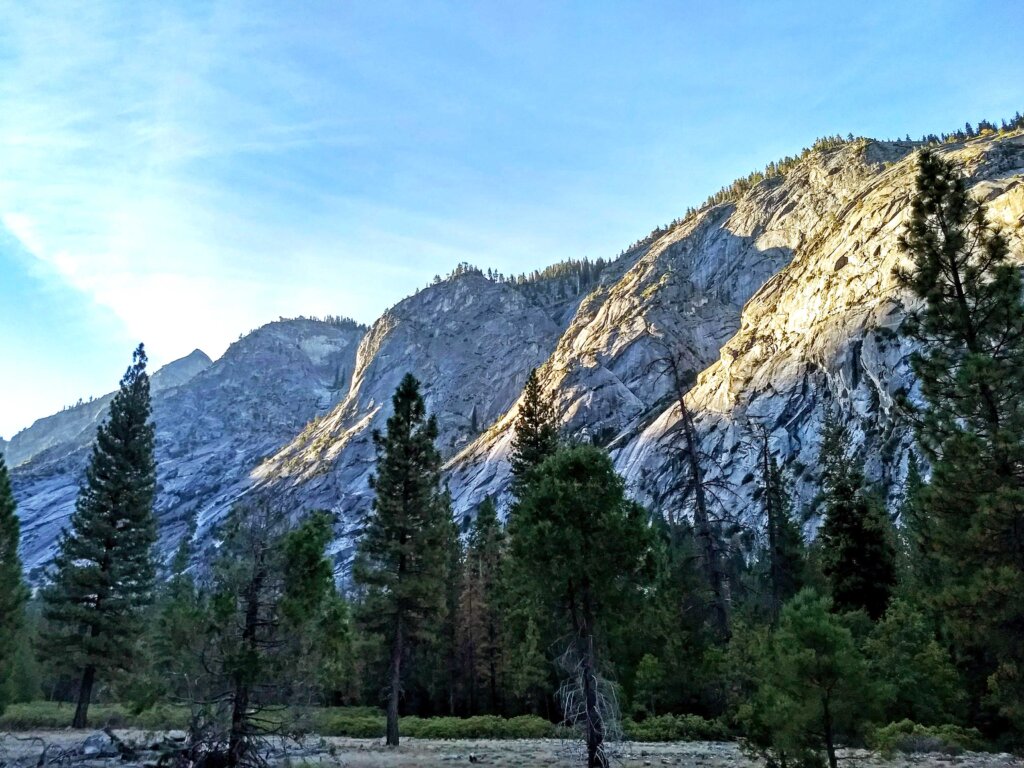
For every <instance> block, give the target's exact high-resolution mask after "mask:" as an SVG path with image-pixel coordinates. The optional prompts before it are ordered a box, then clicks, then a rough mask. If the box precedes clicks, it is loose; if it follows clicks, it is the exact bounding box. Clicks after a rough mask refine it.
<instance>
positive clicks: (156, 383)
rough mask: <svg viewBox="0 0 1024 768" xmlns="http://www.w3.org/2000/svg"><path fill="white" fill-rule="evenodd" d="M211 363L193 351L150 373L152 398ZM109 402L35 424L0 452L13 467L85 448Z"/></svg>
mask: <svg viewBox="0 0 1024 768" xmlns="http://www.w3.org/2000/svg"><path fill="white" fill-rule="evenodd" d="M212 362H213V361H212V360H210V358H209V357H207V355H206V353H205V352H203V351H202V350H200V349H196V350H194V351H193V352H192V353H191V354H189V355H186V356H185V357H182V358H180V359H178V360H175V361H173V362H170V363H168V364H167V365H165V366H163V367H162V368H161V369H160V370H158V371H157V372H156V373H154V374H153V377H152V380H151V382H150V391H151V393H152V394H153V396H157V395H159V394H160V393H161V392H163V391H164V390H168V389H173V388H174V387H178V386H181V385H182V384H185V383H187V382H188V381H190V380H191V379H192V378H194V377H195V376H196V375H197V374H199V373H201V372H202V371H204V370H206V369H207V368H208V367H209V366H210V365H211V364H212ZM113 399H114V393H113V392H111V393H109V394H106V395H103V396H102V397H97V398H94V399H91V400H89V401H88V402H79V403H78V404H77V405H74V406H72V407H70V408H65V409H64V410H63V411H60V412H59V413H55V414H53V415H52V416H47V417H45V418H42V419H39V420H37V421H36V422H34V423H33V424H32V426H30V427H26V428H25V429H23V430H21V431H20V432H18V433H17V434H16V435H15V436H14V437H13V438H11V441H10V443H8V446H7V448H6V449H5V452H4V456H5V458H6V460H7V463H8V464H9V465H10V466H11V467H17V466H18V465H19V464H24V463H25V462H27V461H30V460H31V459H32V458H34V457H35V456H38V455H39V454H41V453H43V452H44V451H46V450H47V449H49V448H57V449H58V451H61V452H67V451H69V450H74V449H75V448H80V447H82V446H84V445H88V444H89V443H91V442H92V439H93V437H95V435H96V428H97V427H98V426H99V425H100V423H101V422H102V421H103V419H104V418H105V417H106V415H107V411H108V410H109V409H110V401H111V400H113Z"/></svg>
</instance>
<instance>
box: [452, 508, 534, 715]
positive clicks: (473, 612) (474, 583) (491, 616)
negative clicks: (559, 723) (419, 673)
mask: <svg viewBox="0 0 1024 768" xmlns="http://www.w3.org/2000/svg"><path fill="white" fill-rule="evenodd" d="M504 542H505V532H504V531H503V530H502V527H501V523H500V522H498V514H497V509H496V507H495V504H494V499H493V498H491V497H490V496H488V497H487V498H486V499H484V501H483V502H482V503H481V504H480V507H479V508H478V509H477V513H476V520H474V522H473V529H472V531H471V532H470V535H469V542H468V546H467V548H466V560H465V564H464V567H463V576H462V591H461V595H460V599H459V607H460V611H459V613H460V621H459V649H460V656H461V658H462V665H461V666H462V667H463V669H464V670H465V674H464V678H465V680H466V688H467V691H466V693H467V700H468V701H467V703H468V704H469V711H470V712H471V713H472V714H476V713H477V712H478V711H480V710H481V709H484V710H486V711H487V712H489V713H491V714H496V713H497V712H498V711H499V709H500V692H499V688H500V682H501V681H500V678H499V676H500V671H501V668H502V659H501V655H502V643H501V636H502V623H501V600H502V594H501V591H502V586H503V582H502V579H501V577H502V568H503V565H504V557H505V546H504ZM534 629H535V630H536V627H535V628H534Z"/></svg>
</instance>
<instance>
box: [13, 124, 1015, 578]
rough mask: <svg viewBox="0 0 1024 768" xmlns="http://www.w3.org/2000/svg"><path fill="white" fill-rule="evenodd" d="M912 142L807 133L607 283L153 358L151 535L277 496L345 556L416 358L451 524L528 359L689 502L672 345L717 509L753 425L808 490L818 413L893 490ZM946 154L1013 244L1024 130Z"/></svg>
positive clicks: (642, 485) (541, 289)
mask: <svg viewBox="0 0 1024 768" xmlns="http://www.w3.org/2000/svg"><path fill="white" fill-rule="evenodd" d="M915 146H916V145H914V144H912V143H910V142H906V143H903V142H896V143H884V142H871V141H856V142H850V143H847V144H844V145H842V146H839V147H836V148H832V149H825V150H817V151H814V152H811V153H810V154H808V155H807V156H806V157H804V158H803V159H802V160H801V161H800V162H799V163H797V164H796V166H795V167H793V168H791V169H790V170H789V171H788V172H787V173H786V174H785V176H782V177H776V178H773V179H769V180H767V181H763V182H761V183H760V184H758V185H756V186H754V187H753V188H752V189H751V190H750V191H748V192H747V193H746V194H745V195H744V196H743V197H742V198H741V199H740V200H738V201H736V202H735V203H728V204H721V205H717V206H713V207H708V208H705V209H702V210H701V211H700V212H698V213H697V214H696V215H693V216H690V217H688V218H687V219H686V220H685V221H683V222H682V223H680V224H677V225H675V226H674V227H672V228H671V229H669V230H668V231H660V232H658V233H656V234H655V235H654V236H652V237H650V238H648V239H646V240H644V241H642V242H641V243H639V244H637V245H636V246H634V247H633V248H631V249H630V250H628V251H626V252H625V253H623V254H622V255H620V256H619V257H618V258H617V259H616V260H615V261H614V262H613V263H612V264H611V266H609V267H608V268H606V269H605V270H604V271H603V272H602V273H601V275H600V279H599V280H597V281H596V282H592V283H588V284H585V285H584V284H581V282H580V281H579V280H574V279H572V278H564V277H562V278H551V279H545V280H541V281H538V282H533V283H528V284H525V285H524V284H516V283H509V282H497V281H492V280H489V279H487V278H486V277H484V276H483V275H480V274H477V273H474V272H472V271H470V272H469V273H466V274H461V275H460V276H458V277H454V278H451V279H449V280H445V281H440V282H438V283H436V284H434V285H432V286H430V287H428V288H426V289H424V290H422V291H420V292H418V293H417V294H416V295H414V296H412V297H410V298H408V299H406V300H405V301H402V302H400V303H399V304H397V305H396V306H395V307H393V308H392V309H390V310H388V311H387V312H385V313H384V315H383V316H382V317H381V318H380V319H379V320H377V321H376V322H375V323H374V324H373V325H372V326H371V327H370V328H369V329H363V328H361V327H355V326H351V327H347V326H346V327H339V326H336V325H331V324H327V323H319V322H316V321H309V320H297V321H286V322H281V323H272V324H271V325H268V326H265V327H264V328H261V329H259V330H258V331H255V332H253V333H252V334H250V335H249V336H246V337H245V338H244V339H242V340H240V341H239V342H238V343H237V344H235V345H233V346H232V347H231V349H229V350H228V352H227V353H226V354H225V355H224V357H223V358H221V359H220V360H218V361H217V362H215V363H213V364H206V365H204V366H198V367H199V368H201V370H197V371H196V372H194V373H193V374H192V375H191V376H184V375H183V376H182V377H180V380H179V379H175V380H174V381H175V382H176V383H175V385H174V386H168V387H167V388H166V389H164V390H163V391H160V392H156V377H154V391H155V394H154V417H155V420H156V422H157V425H158V455H157V458H158V461H159V463H160V470H159V477H160V495H159V502H158V509H157V511H158V515H159V517H160V522H161V530H162V539H161V542H162V544H161V551H162V554H163V555H165V556H167V555H168V554H169V553H170V552H171V551H172V550H173V547H174V546H175V545H176V541H177V539H178V538H180V536H181V535H182V534H183V533H184V532H185V531H186V530H187V525H188V524H190V523H192V524H194V526H195V530H196V534H195V535H196V537H197V539H198V542H197V543H198V544H199V547H198V550H199V551H200V552H202V551H204V548H205V545H206V544H208V543H209V542H211V541H213V540H214V538H215V530H216V524H217V522H218V521H220V520H221V519H223V516H224V515H225V514H226V513H227V511H228V510H229V509H230V508H231V506H232V505H233V504H234V503H236V502H238V501H239V500H242V501H244V500H246V499H253V498H255V497H257V496H259V497H261V498H265V499H268V500H269V501H270V502H271V503H274V504H276V505H278V507H279V508H280V509H281V513H282V514H288V515H294V516H297V515H300V514H302V513H303V512H304V511H307V510H310V509H317V508H321V509H328V510H331V511H333V512H334V513H336V515H337V520H338V523H337V527H336V544H335V547H334V553H335V555H336V562H337V564H338V568H339V573H341V574H344V572H345V570H346V568H347V566H348V564H349V563H350V560H351V555H352V551H353V544H354V542H355V540H356V539H357V537H358V535H359V531H360V529H361V525H362V519H363V516H364V515H365V513H366V512H367V511H368V510H369V508H370V500H371V495H370V490H369V484H368V483H369V477H370V475H371V474H372V471H373V463H374V450H373V440H372V434H373V431H374V430H379V429H383V428H384V426H385V423H386V419H387V417H388V416H389V415H390V412H391V404H390V403H391V396H392V394H393V392H394V390H395V388H396V387H397V385H398V382H399V381H400V379H401V378H402V376H404V375H405V374H406V373H412V374H414V375H415V376H416V377H417V378H419V379H420V380H421V382H422V383H423V394H424V396H425V399H426V402H427V406H428V409H429V410H430V412H431V413H433V414H435V415H436V417H437V420H438V428H439V434H440V436H439V439H438V446H439V448H440V450H441V452H442V455H443V457H444V459H445V461H446V464H445V472H446V479H447V482H448V485H449V488H450V490H451V494H452V498H453V504H454V508H455V514H456V515H457V518H458V519H459V521H460V522H462V521H464V520H465V519H466V518H468V517H470V516H472V514H473V512H474V511H475V508H476V506H477V505H478V504H479V503H480V501H481V500H482V499H483V498H484V497H485V496H487V495H496V496H497V497H498V498H499V499H500V500H501V502H502V507H503V508H504V504H505V502H507V488H508V483H509V466H508V454H509V450H510V445H511V435H512V425H513V424H514V421H515V415H516V407H517V406H516V403H517V400H518V398H519V396H520V393H521V390H522V386H523V383H524V381H525V379H526V376H527V375H528V373H529V371H530V370H531V369H532V368H534V367H539V368H540V375H541V380H542V383H543V386H544V388H545V390H546V391H547V392H548V394H549V395H550V397H551V398H552V399H553V401H554V402H555V404H556V406H557V411H558V414H559V419H560V422H561V425H562V429H563V432H564V434H565V436H566V437H567V438H568V439H573V440H587V441H593V442H596V443H598V444H600V445H604V446H607V447H608V449H609V450H610V451H611V454H612V456H613V459H614V461H615V464H616V466H617V468H618V469H619V471H620V472H621V473H622V474H623V475H624V477H625V478H626V481H627V483H628V485H629V487H630V489H631V491H632V493H633V494H634V495H635V496H636V497H637V498H638V499H640V500H641V501H643V502H644V503H645V504H647V505H648V506H649V507H651V508H652V509H655V510H657V511H660V512H661V513H663V514H671V515H686V514H688V512H689V509H688V499H687V495H686V493H685V488H686V486H687V477H686V475H685V473H684V472H683V471H682V469H681V466H682V462H681V461H680V458H681V451H682V441H681V439H680V434H679V426H680V425H679V412H678V406H677V404H676V392H675V388H674V386H673V381H672V379H671V378H670V377H667V376H665V375H664V370H663V366H662V365H661V361H662V360H663V358H664V357H665V356H666V354H669V353H671V355H672V356H674V357H675V358H676V359H677V360H678V362H679V366H680V369H681V370H684V371H685V372H686V374H687V377H686V378H687V380H688V381H689V383H688V385H687V386H688V391H687V392H686V398H687V403H688V406H689V408H690V409H691V410H692V412H693V413H694V414H695V422H696V427H697V433H698V438H699V441H700V445H701V461H702V463H703V465H704V471H705V475H706V478H707V479H708V480H709V483H710V485H711V486H712V487H713V491H714V492H713V496H714V498H715V504H716V507H717V510H716V511H717V512H719V513H720V514H722V515H724V516H728V517H732V518H734V519H737V520H740V521H745V522H751V523H754V522H757V520H758V517H759V515H760V512H761V510H760V507H759V503H758V502H757V500H756V497H755V489H756V488H757V485H758V482H759V480H758V460H759V457H760V451H761V446H762V443H763V437H762V436H763V435H764V436H766V437H767V443H768V448H769V451H770V452H771V453H772V455H774V456H775V457H776V458H777V459H779V461H780V462H781V463H782V464H783V465H784V467H785V468H786V471H787V473H788V474H789V476H790V477H791V479H792V481H793V489H794V492H795V496H796V498H797V500H798V503H800V504H801V505H803V506H805V507H807V505H809V503H810V501H811V499H812V498H813V496H814V495H815V493H816V491H817V480H818V472H817V466H816V465H817V454H818V448H819V443H820V438H819V435H820V428H821V424H822V421H823V420H824V418H825V416H826V414H828V413H830V412H834V413H837V414H839V415H841V416H842V417H843V418H844V419H845V420H846V422H847V423H848V424H849V426H850V430H851V433H852V436H853V438H854V440H855V442H856V443H857V445H859V446H861V447H862V448H863V449H864V456H865V457H866V461H867V472H868V476H869V478H870V479H871V480H872V481H874V482H876V483H877V484H878V487H879V490H880V492H882V493H883V494H887V495H889V496H890V497H892V498H893V499H895V498H898V497H899V496H900V494H901V493H902V485H903V482H904V479H905V474H906V467H907V459H908V456H909V455H910V454H911V450H912V442H913V441H912V435H911V434H910V431H909V429H908V428H907V426H906V421H905V419H904V418H902V417H901V415H900V414H899V413H898V410H897V408H896V406H895V401H896V395H897V393H899V392H902V391H906V392H908V393H909V394H910V395H911V397H913V396H914V395H915V384H914V381H913V377H912V376H911V374H910V371H909V366H908V357H909V354H910V352H911V351H912V350H911V348H910V346H909V345H908V344H907V343H906V342H905V341H903V340H901V339H900V338H899V337H898V336H894V335H893V334H891V333H889V331H891V330H893V329H895V328H897V327H898V325H899V323H900V320H901V318H902V316H903V311H904V304H905V302H906V297H905V296H902V295H901V293H900V291H899V290H898V289H897V286H896V284H895V282H894V279H893V277H892V269H893V267H894V266H895V265H896V264H897V263H898V262H899V260H900V255H899V253H898V249H897V236H898V234H899V232H900V231H901V228H902V226H903V223H904V222H905V220H906V217H907V215H908V212H909V202H910V199H911V196H912V193H913V187H914V177H915V173H916V170H915V165H914V159H913V151H914V149H915ZM939 151H940V152H941V153H943V154H946V155H949V156H951V157H953V158H955V159H956V160H957V162H958V163H960V164H962V166H963V167H964V168H965V169H966V171H967V172H968V173H969V175H970V178H971V185H972V188H973V190H974V193H975V194H977V195H979V196H980V197H982V198H983V199H984V200H986V201H987V203H988V205H989V212H990V217H991V218H992V219H993V220H994V221H995V222H996V223H998V224H999V225H1000V226H1002V227H1004V228H1005V229H1006V231H1007V233H1008V235H1009V237H1010V241H1011V247H1012V248H1013V249H1014V252H1015V253H1017V254H1021V253H1022V252H1024V244H1022V242H1021V239H1022V234H1024V183H1022V182H1024V139H1022V138H1021V137H1008V138H999V137H987V138H980V139H975V140H972V141H969V142H967V143H966V144H953V145H946V146H944V147H942V148H940V150H939ZM193 362H196V361H193ZM200 362H201V361H200ZM691 384H692V386H691ZM89 405H90V406H92V407H93V409H94V410H93V411H88V410H83V411H82V412H81V413H80V414H79V415H76V416H75V418H76V419H81V420H82V423H83V424H85V426H86V427H88V428H87V429H86V428H85V427H76V428H70V427H69V428H68V430H67V432H68V434H70V433H71V432H74V433H75V435H76V436H75V437H64V438H62V439H61V440H57V441H53V440H50V442H47V440H49V439H50V438H47V437H45V434H46V433H45V432H44V431H43V430H42V429H40V430H39V431H37V433H36V434H35V435H34V436H33V437H32V440H35V441H36V444H38V445H43V444H44V443H45V444H46V446H47V447H45V449H44V450H41V451H37V452H36V453H35V454H34V455H32V456H31V458H29V459H28V460H23V461H22V462H21V463H20V464H19V465H18V466H17V467H16V468H15V470H14V478H15V487H16V493H17V495H18V498H19V501H20V513H21V515H22V518H23V521H24V530H25V542H24V551H25V554H26V562H27V563H28V564H29V566H30V567H36V566H38V565H40V564H41V563H43V562H44V561H45V559H46V558H47V557H48V556H49V552H50V551H51V549H52V544H53V541H54V540H55V537H56V534H57V531H58V530H59V527H60V525H61V524H63V522H64V521H65V520H66V518H67V515H68V514H69V513H70V511H71V509H72V507H73V500H74V493H75V490H76V488H77V483H78V480H79V478H80V474H81V470H82V467H83V465H84V461H85V457H86V447H87V443H88V440H89V439H91V434H92V432H93V431H94V429H95V424H96V423H97V420H98V419H99V418H102V412H103V410H104V408H105V406H104V407H100V406H96V405H94V404H89ZM90 414H91V415H90ZM58 416H63V414H58ZM51 418H56V417H51ZM63 418H65V419H68V418H69V417H67V416H63ZM69 423H70V422H69ZM75 423H76V424H77V423H78V422H77V421H76V422H75ZM37 426H38V425H37ZM32 429H36V426H34V427H33V428H32ZM76 429H77V431H75V430H76ZM18 440H19V438H18V437H16V438H15V439H14V440H12V442H11V444H10V445H9V446H7V448H6V450H7V453H8V456H10V455H13V454H12V452H13V451H15V448H16V446H15V443H16V442H17V441H18ZM30 442H31V441H28V440H27V438H21V445H22V446H24V445H29V444H30ZM18 450H23V449H22V448H18ZM811 527H812V528H813V518H812V522H811Z"/></svg>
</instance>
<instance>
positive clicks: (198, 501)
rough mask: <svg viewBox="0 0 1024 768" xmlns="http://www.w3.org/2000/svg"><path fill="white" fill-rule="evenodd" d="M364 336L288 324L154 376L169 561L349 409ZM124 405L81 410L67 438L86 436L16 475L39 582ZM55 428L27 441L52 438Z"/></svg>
mask: <svg viewBox="0 0 1024 768" xmlns="http://www.w3.org/2000/svg"><path fill="white" fill-rule="evenodd" d="M363 332H364V329H362V328H361V327H358V326H354V325H353V326H339V325H334V324H330V323H324V322H319V321H315V320H285V321H281V322H276V323H271V324H269V325H267V326H264V327H263V328H260V329H259V330H257V331H254V332H253V333H250V334H249V335H247V336H245V337H244V338H242V339H240V340H239V341H237V342H235V343H234V344H232V345H231V347H229V348H228V350H227V352H225V353H224V356H223V357H221V358H220V359H219V360H218V361H217V362H215V363H212V364H210V363H209V360H208V358H206V364H205V365H203V366H201V370H199V371H198V372H196V373H194V375H191V376H185V375H183V371H184V370H185V367H184V366H181V365H179V364H178V363H172V364H170V365H169V366H165V367H164V368H162V369H161V370H160V371H157V372H156V373H155V374H154V375H153V382H152V396H153V420H154V422H155V424H156V427H157V434H156V460H157V483H158V493H157V502H156V512H157V516H158V520H159V523H160V530H161V552H162V554H164V555H168V554H169V553H170V552H173V550H174V548H175V546H176V543H177V541H178V540H179V539H180V537H181V536H182V535H183V534H184V533H185V531H186V530H187V528H188V526H189V524H191V523H193V522H194V523H195V525H196V526H197V528H198V530H199V531H200V532H203V531H206V530H208V529H209V528H210V527H211V526H212V525H213V524H214V523H215V522H216V521H217V520H219V519H220V518H221V517H222V516H223V515H224V514H225V513H226V512H227V510H228V509H230V507H231V505H232V504H233V503H234V502H235V501H236V500H237V498H238V497H239V496H240V495H242V494H243V493H244V492H245V491H246V490H247V489H248V487H249V485H250V480H249V473H250V470H251V469H252V467H253V466H254V465H255V464H257V463H258V462H259V461H260V460H261V459H262V458H263V457H266V456H269V455H271V454H273V453H274V452H275V451H277V450H278V449H279V448H280V447H281V446H282V445H283V444H285V443H286V442H288V440H290V439H291V438H292V437H294V436H295V434H296V433H297V432H299V431H301V430H302V428H303V426H304V425H305V424H306V423H308V422H309V421H310V420H311V419H313V418H315V417H316V416H317V415H320V414H322V413H325V412H326V411H328V410H329V409H330V408H331V406H333V404H334V403H336V402H337V400H338V399H339V398H340V397H341V396H342V395H343V393H344V391H345V390H346V389H347V386H348V382H349V380H350V378H351V374H352V371H353V369H354V366H355V357H356V349H357V348H358V345H359V341H360V339H361V338H362V335H363ZM200 354H201V353H200ZM194 356H195V353H193V355H190V356H189V358H193V357H194ZM202 357H203V358H205V355H203V356H202ZM189 358H185V360H189ZM180 362H181V361H179V363H180ZM193 362H194V361H193ZM197 367H198V366H197ZM112 397H113V395H107V396H105V397H104V398H100V399H99V400H97V401H94V402H92V403H88V404H86V405H84V406H80V407H79V408H80V409H81V412H80V413H76V414H71V415H72V416H74V419H75V420H74V426H75V427H76V428H77V427H78V425H79V422H81V424H82V426H81V428H80V429H78V431H74V430H73V429H71V428H68V429H67V430H66V432H67V433H68V434H70V433H71V432H73V431H74V436H73V437H69V438H68V439H66V440H64V441H63V442H59V443H56V444H54V445H50V446H49V447H47V448H46V449H45V450H41V451H38V452H36V453H35V454H33V455H32V456H31V458H29V459H27V460H24V461H22V462H21V463H20V464H18V465H17V466H16V467H15V468H14V469H13V471H12V480H13V485H14V491H15V496H16V497H17V499H18V514H19V516H20V517H21V521H22V554H23V557H24V561H25V565H26V568H27V569H28V570H29V572H30V573H33V572H34V573H35V575H38V569H39V568H40V567H41V566H43V565H45V563H46V562H48V560H49V559H50V557H52V553H53V546H54V544H55V542H56V538H57V536H58V534H59V532H60V530H61V528H63V527H64V526H65V525H66V524H67V519H68V516H69V515H70V514H71V512H72V511H73V509H74V502H75V497H76V495H77V492H78V486H79V483H80V482H81V479H82V476H83V472H84V469H85V465H86V462H87V460H88V456H89V446H90V445H91V442H92V439H93V438H94V436H95V429H96V427H97V426H98V425H99V424H100V423H101V422H102V420H103V419H104V418H105V417H106V415H107V412H108V410H109V404H110V399H111V398H112ZM72 410H73V411H74V410H78V409H72ZM65 413H68V412H65ZM61 416H65V414H64V413H62V414H57V415H56V416H52V417H49V419H57V418H58V417H61ZM47 421H48V420H47V419H44V420H41V422H37V423H36V424H35V425H33V426H32V427H30V428H29V430H27V432H29V433H32V431H33V430H36V429H37V428H40V427H41V426H42V427H45V428H46V429H47V430H49V429H50V425H48V424H46V423H45V422H47ZM68 422H69V423H71V420H70V419H68ZM19 437H20V435H18V436H16V437H15V439H14V440H12V448H13V447H14V445H15V443H16V442H17V441H18V439H19ZM29 437H33V435H31V434H30V435H29ZM37 442H42V440H41V439H39V440H37Z"/></svg>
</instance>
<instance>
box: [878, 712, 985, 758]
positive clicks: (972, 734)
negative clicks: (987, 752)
mask: <svg viewBox="0 0 1024 768" xmlns="http://www.w3.org/2000/svg"><path fill="white" fill-rule="evenodd" d="M868 746H870V747H871V748H872V749H874V750H877V751H879V752H881V753H883V754H886V755H891V754H893V753H894V752H943V753H945V754H950V755H955V754H959V753H960V752H963V751H965V750H970V751H978V750H982V749H984V748H985V743H984V741H983V740H982V738H981V734H980V733H979V732H978V731H977V730H976V729H974V728H962V727H960V726H959V725H948V724H947V725H919V724H918V723H915V722H914V721H913V720H901V721H900V722H898V723H890V724H889V725H886V726H883V727H881V728H876V729H875V730H874V731H873V732H872V733H870V734H869V735H868Z"/></svg>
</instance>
